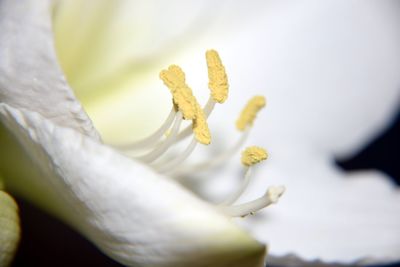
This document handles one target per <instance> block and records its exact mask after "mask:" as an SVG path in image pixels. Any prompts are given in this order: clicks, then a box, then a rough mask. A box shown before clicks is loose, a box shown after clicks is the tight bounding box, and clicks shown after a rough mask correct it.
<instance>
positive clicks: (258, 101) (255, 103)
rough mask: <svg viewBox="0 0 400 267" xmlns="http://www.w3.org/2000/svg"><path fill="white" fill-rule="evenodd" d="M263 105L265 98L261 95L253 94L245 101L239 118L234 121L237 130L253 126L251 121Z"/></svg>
mask: <svg viewBox="0 0 400 267" xmlns="http://www.w3.org/2000/svg"><path fill="white" fill-rule="evenodd" d="M263 107H265V98H264V97H263V96H255V97H253V98H252V99H250V101H249V102H248V103H247V105H246V106H245V108H244V109H243V110H242V113H241V114H240V117H239V119H238V120H237V121H236V127H237V128H238V130H239V131H244V130H245V129H246V127H248V126H253V122H254V120H255V118H256V116H257V113H258V112H259V111H260V110H261V109H262V108H263Z"/></svg>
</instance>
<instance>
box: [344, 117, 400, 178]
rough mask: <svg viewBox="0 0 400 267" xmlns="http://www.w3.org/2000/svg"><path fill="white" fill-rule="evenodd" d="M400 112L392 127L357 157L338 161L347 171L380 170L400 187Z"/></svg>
mask: <svg viewBox="0 0 400 267" xmlns="http://www.w3.org/2000/svg"><path fill="white" fill-rule="evenodd" d="M399 138H400V111H399V112H398V114H397V118H396V120H395V121H394V122H393V124H392V126H391V127H390V128H389V129H388V130H387V131H385V132H384V133H383V134H382V135H380V136H379V137H378V138H376V139H375V140H374V141H373V142H372V143H370V144H369V145H368V146H367V147H365V148H364V149H363V150H362V151H361V152H360V153H358V154H357V155H356V156H354V157H352V158H349V159H345V160H341V161H338V162H337V164H338V165H339V166H340V167H342V168H343V169H345V170H362V169H378V170H380V171H382V172H384V173H386V174H387V175H389V176H390V177H392V178H393V180H394V181H395V182H396V183H397V184H398V185H400V140H399Z"/></svg>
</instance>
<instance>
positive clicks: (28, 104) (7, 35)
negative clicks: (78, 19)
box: [0, 0, 98, 138]
mask: <svg viewBox="0 0 400 267" xmlns="http://www.w3.org/2000/svg"><path fill="white" fill-rule="evenodd" d="M50 11H51V2H50V1H49V0H43V1H31V0H30V1H14V0H4V1H1V2H0V32H1V35H0V58H1V60H0V101H1V102H4V103H8V104H10V105H12V106H14V107H16V108H26V109H30V110H35V111H36V112H39V113H40V114H42V116H44V117H46V118H48V119H51V120H53V121H54V122H55V123H57V124H59V125H62V126H67V127H71V128H74V129H76V130H79V131H81V132H82V133H84V134H86V135H89V136H91V137H92V138H98V134H97V132H96V130H95V129H94V128H93V126H92V124H91V121H90V119H89V118H88V116H87V115H86V113H85V112H84V110H83V109H82V106H81V105H80V104H79V103H78V102H77V100H76V98H75V96H74V94H73V92H72V90H71V89H70V88H69V87H68V85H67V84H66V81H65V77H64V76H63V73H62V71H61V69H60V67H59V66H58V63H57V59H56V56H55V52H54V42H53V35H52V29H51V12H50Z"/></svg>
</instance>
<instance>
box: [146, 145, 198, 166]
mask: <svg viewBox="0 0 400 267" xmlns="http://www.w3.org/2000/svg"><path fill="white" fill-rule="evenodd" d="M197 143H198V142H197V140H196V138H193V139H192V141H191V142H190V144H189V145H188V146H187V147H186V149H185V150H184V151H183V152H182V153H180V154H179V156H177V157H176V158H174V159H172V160H170V161H166V162H163V163H160V164H156V165H154V166H153V167H154V169H156V170H157V171H158V172H160V173H166V174H169V173H171V172H172V171H171V170H174V169H175V167H177V166H179V165H180V164H181V163H182V162H183V161H185V160H186V159H187V158H188V157H189V156H190V154H192V152H193V150H194V149H195V147H196V145H197Z"/></svg>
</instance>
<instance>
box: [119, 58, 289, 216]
mask: <svg viewBox="0 0 400 267" xmlns="http://www.w3.org/2000/svg"><path fill="white" fill-rule="evenodd" d="M206 60H207V66H208V77H209V83H208V85H209V89H210V97H209V99H208V101H207V103H206V104H205V105H204V107H201V106H200V104H199V103H198V101H197V99H196V97H195V96H194V95H193V92H192V90H191V89H190V87H189V86H188V85H187V84H186V78H185V73H184V72H183V71H182V69H181V68H180V67H179V66H177V65H171V66H169V67H168V69H165V70H162V71H161V73H160V78H161V80H162V81H163V82H164V84H165V85H166V86H167V87H168V89H169V90H170V92H171V94H172V102H173V105H172V109H171V112H170V114H169V115H168V117H167V119H166V120H165V122H164V123H163V124H162V125H161V126H160V127H159V129H158V130H156V131H154V133H152V134H150V135H149V136H148V137H146V138H144V139H142V140H140V141H137V142H134V143H130V144H124V145H118V146H115V147H116V148H118V149H120V150H121V151H123V152H124V153H125V154H127V155H129V156H131V157H132V158H135V159H136V160H139V161H141V162H143V163H145V164H147V165H148V166H150V167H151V168H153V169H154V170H155V171H157V172H159V173H162V174H167V175H169V176H170V177H182V176H184V175H188V174H190V173H193V172H199V171H204V170H207V169H210V168H212V167H215V166H217V165H220V164H222V163H224V162H226V161H227V160H228V159H229V158H230V157H231V156H232V155H233V154H235V153H236V152H237V151H238V150H239V149H240V147H241V146H242V144H243V143H244V142H245V140H246V138H247V136H248V134H249V131H250V129H251V128H252V126H253V123H254V120H255V118H256V115H257V113H258V112H259V111H260V110H261V109H262V108H263V107H265V103H266V102H265V98H264V97H263V96H255V97H253V98H251V99H250V100H249V102H248V103H247V105H246V106H245V107H244V109H243V110H242V112H241V114H240V116H239V118H238V120H237V122H236V127H237V129H238V130H239V131H241V132H242V136H241V138H240V139H239V140H238V141H237V143H236V144H235V145H234V146H233V147H232V148H230V149H228V150H226V151H222V152H220V153H219V154H218V155H215V156H214V157H213V159H210V160H205V161H203V162H198V163H196V164H187V163H185V160H186V159H187V158H188V157H189V156H190V155H191V154H192V153H193V151H194V149H195V147H196V145H197V144H202V145H208V144H210V143H211V134H210V130H209V127H208V124H207V118H208V117H209V116H210V114H211V112H212V111H213V109H214V106H215V104H216V103H220V104H221V103H223V102H225V100H226V99H227V97H228V88H229V86H228V79H227V75H226V72H225V68H224V66H223V64H222V62H221V59H220V57H219V55H218V53H217V52H216V51H215V50H209V51H207V52H206ZM183 120H188V121H191V125H189V126H187V127H186V128H183V129H181V128H182V127H181V124H182V121H183ZM188 137H192V140H191V141H190V142H189V143H188V145H187V146H186V147H185V148H184V149H183V150H182V151H181V152H180V153H175V154H172V156H171V153H168V150H170V149H171V148H172V147H174V146H176V145H177V144H178V143H179V142H181V141H182V140H184V139H186V138H188ZM168 154H169V155H168ZM265 159H267V152H266V151H265V150H264V149H263V148H260V147H255V146H253V147H249V148H247V149H246V150H245V151H244V152H243V153H242V164H243V166H244V168H245V169H246V171H245V175H244V178H243V182H242V185H241V186H240V188H239V189H238V190H237V192H234V193H232V195H231V196H229V197H228V198H227V199H226V200H225V201H223V202H222V203H221V204H218V205H216V207H217V208H218V209H219V210H220V211H221V212H223V213H224V214H227V215H229V216H232V217H238V216H240V217H243V216H246V215H248V214H253V213H254V212H256V211H258V210H260V209H262V208H264V207H266V206H269V205H271V204H273V203H276V202H277V201H278V199H279V197H280V196H281V195H282V194H283V192H284V191H285V188H284V187H283V186H273V187H270V188H268V189H267V192H266V193H265V194H264V195H263V196H261V197H260V198H258V199H256V200H253V201H250V202H247V203H244V204H240V205H234V203H235V202H236V201H237V200H238V199H239V198H240V196H241V195H242V194H243V192H244V191H245V189H246V188H247V186H248V184H249V182H250V178H251V170H252V166H253V165H255V164H257V163H259V162H261V161H263V160H265Z"/></svg>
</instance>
